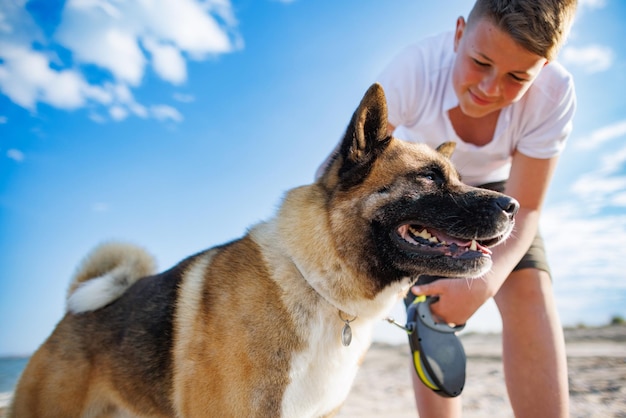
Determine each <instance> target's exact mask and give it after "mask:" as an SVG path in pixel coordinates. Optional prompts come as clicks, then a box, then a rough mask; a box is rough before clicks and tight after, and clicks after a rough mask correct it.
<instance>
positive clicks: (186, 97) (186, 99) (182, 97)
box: [174, 93, 196, 103]
mask: <svg viewBox="0 0 626 418" xmlns="http://www.w3.org/2000/svg"><path fill="white" fill-rule="evenodd" d="M174 100H176V101H178V102H181V103H191V102H193V101H195V100H196V98H195V97H194V96H193V95H191V94H183V93H174Z"/></svg>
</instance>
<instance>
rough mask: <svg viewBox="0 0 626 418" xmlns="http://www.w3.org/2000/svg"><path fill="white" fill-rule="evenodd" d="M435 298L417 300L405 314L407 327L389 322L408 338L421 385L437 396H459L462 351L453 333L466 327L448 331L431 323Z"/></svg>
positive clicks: (459, 342) (463, 359)
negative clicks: (406, 334) (401, 330)
mask: <svg viewBox="0 0 626 418" xmlns="http://www.w3.org/2000/svg"><path fill="white" fill-rule="evenodd" d="M437 300H439V298H438V297H430V296H418V297H417V298H415V300H414V301H413V303H412V304H411V305H410V306H409V307H408V309H407V311H406V316H407V321H406V326H402V325H400V324H399V323H397V322H396V321H395V320H393V319H392V318H387V321H389V322H391V323H392V324H395V325H397V326H399V327H400V328H402V329H404V330H405V331H406V332H407V333H408V334H409V345H410V346H411V353H412V354H413V366H414V367H415V371H416V372H417V376H419V378H420V380H421V381H422V383H424V384H425V385H426V386H427V387H428V388H430V389H432V390H433V391H435V392H436V393H437V394H438V395H440V396H443V397H446V398H452V397H456V396H459V395H460V394H461V392H462V391H463V386H464V385H465V363H466V361H467V358H466V357H465V350H464V349H463V345H462V344H461V341H460V340H459V338H458V337H457V336H456V335H455V332H457V331H460V330H462V329H463V328H464V327H465V325H458V326H456V327H451V326H449V325H448V324H445V323H438V322H436V321H435V320H434V319H433V316H432V314H431V312H430V305H431V304H432V303H433V302H436V301H437Z"/></svg>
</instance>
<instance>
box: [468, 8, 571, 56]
mask: <svg viewBox="0 0 626 418" xmlns="http://www.w3.org/2000/svg"><path fill="white" fill-rule="evenodd" d="M576 6H577V0H476V3H475V4H474V7H473V8H472V11H471V12H470V14H469V17H468V19H467V23H468V25H472V24H473V23H474V22H477V21H478V20H480V19H482V18H487V19H489V20H490V21H491V22H492V23H494V24H495V25H496V26H497V27H498V28H499V29H500V30H502V31H504V32H506V33H508V34H509V35H510V36H511V37H512V38H513V40H514V41H515V42H517V43H518V44H519V45H520V46H522V47H523V48H524V49H526V50H528V51H530V52H532V53H534V54H536V55H539V56H541V57H544V58H546V59H548V60H553V59H554V58H556V55H557V54H558V51H559V49H560V48H561V46H562V45H563V43H564V42H565V39H566V38H567V35H568V33H569V29H570V27H571V25H572V21H573V20H574V14H575V12H576Z"/></svg>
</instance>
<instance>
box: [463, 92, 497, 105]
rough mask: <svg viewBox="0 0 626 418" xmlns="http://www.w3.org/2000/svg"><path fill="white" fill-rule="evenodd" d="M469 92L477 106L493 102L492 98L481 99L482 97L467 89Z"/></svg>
mask: <svg viewBox="0 0 626 418" xmlns="http://www.w3.org/2000/svg"><path fill="white" fill-rule="evenodd" d="M469 94H470V96H471V97H472V100H474V103H476V104H477V105H479V106H489V105H491V104H493V103H494V100H488V99H483V98H482V97H480V96H479V95H477V94H476V93H474V92H472V91H471V90H470V91H469Z"/></svg>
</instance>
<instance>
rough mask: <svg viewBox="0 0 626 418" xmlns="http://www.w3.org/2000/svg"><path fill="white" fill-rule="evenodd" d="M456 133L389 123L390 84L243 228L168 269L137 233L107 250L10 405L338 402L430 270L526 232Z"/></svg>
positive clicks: (279, 406)
mask: <svg viewBox="0 0 626 418" xmlns="http://www.w3.org/2000/svg"><path fill="white" fill-rule="evenodd" d="M452 148H453V146H452V145H450V144H444V145H442V146H441V147H440V148H439V150H438V151H435V150H432V149H429V148H427V147H426V146H423V145H417V144H409V143H406V142H403V141H399V140H396V139H394V138H392V137H390V136H389V135H388V134H387V109H386V103H385V97H384V93H383V91H382V88H381V87H380V86H379V85H376V84H375V85H373V86H372V87H371V88H370V89H369V90H368V92H367V93H366V95H365V97H364V98H363V100H362V102H361V104H360V106H359V107H358V109H357V110H356V112H355V113H354V116H353V118H352V120H351V122H350V124H349V126H348V129H347V131H346V134H345V138H344V139H343V142H342V145H341V148H340V150H339V151H338V152H337V154H336V155H335V157H334V158H333V159H332V160H331V161H330V163H329V164H328V167H327V168H326V170H325V172H324V173H323V175H322V176H321V177H320V178H319V179H318V180H317V181H316V182H315V183H314V184H311V185H308V186H303V187H299V188H296V189H293V190H291V191H289V192H288V193H287V194H286V196H285V198H284V200H283V202H282V205H281V207H280V209H279V211H278V214H277V216H276V217H275V218H273V219H272V220H270V221H268V222H262V223H260V224H258V225H256V226H254V227H253V228H252V229H251V230H250V231H249V233H248V234H247V235H245V236H244V237H243V238H241V239H238V240H236V241H233V242H231V243H228V244H225V245H222V246H219V247H215V248H211V249H209V250H206V251H204V252H201V253H199V254H196V255H194V256H192V257H189V258H187V259H186V260H184V261H182V262H181V263H180V264H178V265H176V266H175V267H174V268H172V269H171V270H168V271H166V272H164V273H160V274H154V275H151V274H152V273H150V272H149V270H150V268H151V267H150V266H151V264H150V263H151V262H150V259H149V258H148V257H147V256H145V255H144V254H143V252H141V251H138V250H136V249H135V248H129V247H120V246H118V245H115V244H109V245H105V246H102V247H100V248H98V249H96V251H94V253H93V254H91V255H90V256H89V257H88V258H87V259H86V261H85V262H84V263H83V266H82V267H81V268H80V269H79V271H78V273H77V275H76V278H75V279H74V281H73V282H72V284H71V286H70V294H69V296H68V312H67V314H66V315H65V317H64V318H63V319H62V320H61V322H60V323H59V324H58V325H57V327H56V329H55V330H54V332H53V333H52V335H51V336H50V337H49V338H48V339H47V341H46V342H45V343H44V344H43V345H42V346H41V347H40V348H39V350H38V351H37V352H36V353H35V354H34V355H33V357H32V358H31V360H30V362H29V364H28V366H27V367H26V369H25V371H24V373H23V375H22V378H21V380H20V382H19V384H18V386H17V389H16V392H15V397H14V402H13V404H12V406H11V408H10V413H9V416H11V417H19V418H28V417H55V418H59V417H63V418H71V417H112V416H124V417H128V416H134V417H200V418H206V417H246V418H247V417H264V418H265V417H297V418H304V417H321V416H331V415H333V414H334V413H335V412H336V411H337V410H338V408H339V407H340V406H341V404H342V402H343V401H344V399H345V398H346V396H347V394H348V391H349V389H350V385H351V383H352V381H353V379H354V377H355V374H356V372H357V367H358V364H359V362H360V360H361V358H362V357H363V355H364V353H365V351H366V349H367V348H368V346H369V343H370V335H371V329H372V327H373V325H374V323H376V322H377V321H380V319H381V318H382V317H383V316H384V315H385V314H386V312H387V311H388V310H389V309H390V308H391V307H392V305H394V304H395V303H396V301H397V300H398V297H399V295H401V294H403V293H404V292H406V291H407V289H408V287H409V286H410V284H411V283H412V282H413V281H414V280H415V279H416V278H417V276H418V275H420V274H431V275H443V276H452V277H476V276H479V275H481V274H483V273H485V272H486V271H487V270H488V269H489V268H490V266H491V261H490V257H489V253H490V251H489V250H488V249H487V248H486V247H487V246H492V245H495V244H497V243H499V242H500V241H501V240H502V239H504V238H505V237H506V236H507V235H508V234H509V233H510V231H511V228H512V225H513V216H514V213H515V211H516V208H517V206H516V202H515V201H514V200H512V199H510V198H508V197H506V196H504V195H502V194H499V193H496V192H491V191H486V190H481V189H476V188H473V187H469V186H466V185H463V184H462V183H461V181H460V179H459V176H458V174H457V172H456V171H455V170H454V168H453V167H452V165H451V164H450V162H449V160H448V158H447V157H448V156H449V154H450V152H451V151H452ZM424 228H426V229H427V231H428V232H426V233H423V234H422V235H423V236H422V237H418V233H419V232H421V231H422V230H424ZM430 234H432V236H435V237H437V238H432V237H431V236H430ZM443 241H445V242H443ZM144 276H146V277H144ZM340 316H341V318H342V319H341V318H340ZM344 320H352V322H350V327H351V329H352V333H353V336H354V337H353V340H352V342H351V344H350V345H348V346H344V345H342V341H341V334H342V328H343V327H344Z"/></svg>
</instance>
